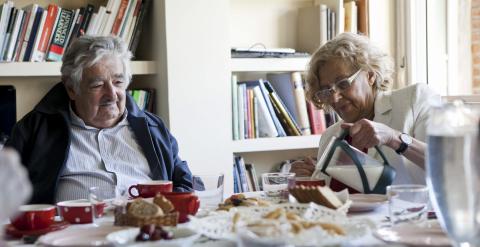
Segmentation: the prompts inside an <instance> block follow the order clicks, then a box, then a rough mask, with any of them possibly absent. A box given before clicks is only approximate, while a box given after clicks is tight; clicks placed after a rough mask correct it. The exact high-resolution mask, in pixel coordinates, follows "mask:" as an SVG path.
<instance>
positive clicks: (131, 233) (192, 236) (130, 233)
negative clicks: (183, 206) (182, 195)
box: [107, 227, 200, 247]
mask: <svg viewBox="0 0 480 247" xmlns="http://www.w3.org/2000/svg"><path fill="white" fill-rule="evenodd" d="M164 229H166V230H168V231H172V233H173V237H174V239H171V240H158V241H147V242H135V238H136V237H137V235H138V233H139V232H140V229H139V228H131V229H125V230H120V231H117V232H112V233H110V234H108V235H107V240H108V241H109V242H111V243H113V244H114V245H115V246H127V245H128V246H142V247H147V246H171V247H183V246H191V245H192V244H193V242H194V241H195V240H197V239H198V238H199V237H200V234H199V233H196V232H195V231H193V230H191V229H189V228H186V227H176V228H167V227H165V228H164Z"/></svg>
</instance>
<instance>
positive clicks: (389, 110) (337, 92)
mask: <svg viewBox="0 0 480 247" xmlns="http://www.w3.org/2000/svg"><path fill="white" fill-rule="evenodd" d="M392 72H393V66H392V62H391V59H390V58H389V57H388V55H387V54H386V53H385V52H383V51H381V50H380V49H379V48H378V47H377V46H375V45H374V44H372V43H371V42H370V40H369V39H368V38H366V37H364V36H361V35H357V34H353V33H343V34H340V35H338V36H337V37H336V38H334V39H333V40H331V41H329V42H327V43H326V44H325V45H324V46H322V47H321V48H320V49H319V50H317V51H316V52H315V54H313V56H312V59H311V61H310V68H309V71H308V75H307V83H308V89H307V98H308V99H309V100H310V101H312V102H313V103H314V104H315V105H316V106H317V107H319V108H323V109H326V110H333V111H335V112H336V113H337V114H338V115H339V116H340V117H341V118H342V119H343V120H342V121H340V122H338V123H336V124H334V125H332V126H330V127H329V128H328V129H327V130H326V131H325V132H324V133H323V134H322V138H321V140H320V147H319V151H318V154H319V156H320V155H321V154H323V153H324V152H325V151H326V150H325V149H326V146H327V144H328V141H329V140H331V138H332V137H333V136H338V135H339V134H340V132H341V131H342V129H348V130H349V136H347V137H346V140H347V141H348V142H349V143H350V144H351V145H353V146H355V147H357V148H358V149H359V150H364V151H366V150H368V154H369V155H370V156H373V157H376V156H377V155H378V154H377V153H376V151H375V149H370V148H372V147H374V146H376V145H378V146H380V148H381V149H382V151H383V152H384V153H385V155H386V157H387V159H388V160H389V162H390V164H391V165H392V166H393V167H394V168H395V169H396V171H397V176H396V179H395V181H394V183H425V177H424V175H425V173H424V160H425V149H426V144H425V137H426V135H425V124H426V120H427V116H428V110H429V107H430V105H431V101H432V100H433V101H439V100H440V98H439V96H437V95H435V94H434V93H432V92H431V91H430V90H429V89H428V88H427V87H426V86H425V85H423V84H415V85H411V86H408V87H405V88H402V89H399V90H395V91H388V89H389V87H390V85H391V83H392V77H391V76H392ZM310 170H311V168H308V165H307V164H300V165H298V166H296V167H295V166H294V167H293V172H296V171H298V172H299V173H305V172H307V173H308V172H310Z"/></svg>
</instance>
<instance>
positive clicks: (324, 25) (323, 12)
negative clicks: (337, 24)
mask: <svg viewBox="0 0 480 247" xmlns="http://www.w3.org/2000/svg"><path fill="white" fill-rule="evenodd" d="M319 6H320V46H322V45H324V44H325V43H327V41H328V35H327V33H328V22H327V20H328V14H327V5H325V4H320V5H319Z"/></svg>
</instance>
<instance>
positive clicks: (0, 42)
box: [0, 1, 13, 60]
mask: <svg viewBox="0 0 480 247" xmlns="http://www.w3.org/2000/svg"><path fill="white" fill-rule="evenodd" d="M12 10H13V2H12V1H7V2H5V3H3V5H2V15H1V18H0V60H2V56H1V55H2V54H3V47H4V43H5V41H8V39H7V37H6V36H7V29H8V24H9V21H10V17H11V14H12Z"/></svg>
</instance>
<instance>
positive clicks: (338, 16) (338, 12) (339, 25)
mask: <svg viewBox="0 0 480 247" xmlns="http://www.w3.org/2000/svg"><path fill="white" fill-rule="evenodd" d="M320 4H325V5H326V6H327V8H329V9H330V10H331V11H332V13H335V33H336V34H340V33H343V32H344V27H345V24H344V23H345V19H344V18H345V10H344V4H343V0H315V1H314V5H320Z"/></svg>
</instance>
